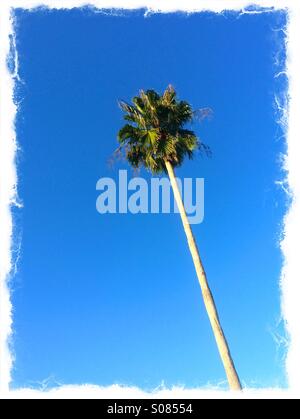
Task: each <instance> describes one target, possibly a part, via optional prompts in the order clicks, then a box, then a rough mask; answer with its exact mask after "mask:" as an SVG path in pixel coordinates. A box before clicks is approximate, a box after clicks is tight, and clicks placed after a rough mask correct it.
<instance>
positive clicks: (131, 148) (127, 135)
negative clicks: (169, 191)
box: [118, 86, 208, 173]
mask: <svg viewBox="0 0 300 419" xmlns="http://www.w3.org/2000/svg"><path fill="white" fill-rule="evenodd" d="M119 104H120V107H121V109H122V110H123V111H124V119H125V120H126V121H128V123H127V124H125V125H124V126H123V127H122V128H121V129H120V131H119V133H118V141H119V143H120V148H121V149H125V153H126V158H127V160H128V161H129V163H130V164H131V165H132V166H133V167H134V168H139V167H140V166H145V167H146V168H147V169H149V170H150V171H151V172H152V173H160V172H163V171H166V167H165V162H166V161H169V162H170V163H171V164H172V166H173V167H176V166H180V165H181V164H182V162H183V160H184V158H185V157H186V156H187V157H188V158H192V157H193V154H194V152H195V150H196V149H200V150H201V149H202V150H204V151H208V147H207V146H205V145H204V144H203V143H201V142H200V140H199V139H198V138H197V136H196V134H195V133H194V131H191V130H188V129H185V128H184V126H185V124H187V123H189V122H191V121H192V120H193V119H194V115H195V112H194V111H193V110H192V108H191V106H190V105H189V103H188V102H185V101H179V100H177V98H176V92H175V90H174V88H173V87H172V86H168V87H167V89H166V90H165V91H164V93H163V94H162V95H161V96H160V95H159V94H158V93H156V92H155V91H154V90H146V91H143V90H141V91H140V94H139V96H135V97H134V98H133V99H132V104H128V103H126V102H123V101H120V102H119Z"/></svg>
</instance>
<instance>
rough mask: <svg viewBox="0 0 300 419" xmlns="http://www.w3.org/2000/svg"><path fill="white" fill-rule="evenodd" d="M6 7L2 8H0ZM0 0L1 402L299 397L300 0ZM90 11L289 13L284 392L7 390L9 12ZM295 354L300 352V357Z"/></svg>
mask: <svg viewBox="0 0 300 419" xmlns="http://www.w3.org/2000/svg"><path fill="white" fill-rule="evenodd" d="M4 3H5V4H4ZM182 4H183V3H182V2H181V1H180V0H163V1H161V0H102V1H100V0H90V1H83V0H40V1H36V0H3V1H1V2H0V83H1V84H0V225H1V233H0V398H278V397H282V398H291V397H292V398H299V397H300V391H299V390H300V363H299V355H300V331H299V320H298V319H300V313H299V311H300V303H299V302H298V299H299V297H300V292H299V288H300V287H299V279H298V277H299V273H300V262H299V260H300V257H299V256H298V252H299V249H300V243H299V241H300V221H299V220H300V202H299V198H300V173H299V172H300V169H299V166H300V164H299V156H300V139H299V136H300V117H299V112H300V54H299V49H298V48H299V39H300V30H299V28H300V2H298V1H297V0H253V1H251V0H248V1H247V0H185V2H184V6H183V5H182ZM86 5H90V6H94V7H95V8H97V9H103V8H106V9H110V8H112V9H117V8H120V9H129V10H133V9H139V8H146V10H147V12H151V11H155V12H162V13H163V12H175V11H182V12H191V13H192V12H200V11H210V12H215V13H222V12H223V11H224V10H226V11H228V10H232V11H238V12H239V13H240V14H244V13H263V11H257V10H254V11H249V10H245V9H246V8H247V6H249V5H254V6H257V7H259V8H260V7H263V8H270V9H271V8H273V9H274V10H280V9H281V10H282V9H288V14H289V23H288V28H287V52H288V57H287V65H286V73H287V76H288V79H289V107H288V109H283V110H281V111H282V115H283V117H284V118H286V121H285V122H287V145H288V153H287V156H286V158H285V168H286V170H287V179H286V181H287V187H288V190H289V193H290V194H292V195H293V203H292V205H291V207H290V209H289V212H288V214H287V215H286V217H285V223H284V233H285V234H284V238H283V240H282V242H281V249H282V252H283V256H284V266H283V269H282V281H281V289H282V314H283V317H284V320H285V322H286V327H287V331H288V333H289V335H290V336H291V340H290V344H289V350H288V355H287V359H286V369H287V375H288V380H289V390H287V391H284V390H279V389H265V390H245V391H244V392H243V394H234V393H231V392H224V391H218V390H217V389H216V388H215V389H213V388H209V389H205V388H199V389H184V388H172V389H165V388H160V389H157V390H156V391H154V392H152V393H146V392H144V391H142V390H141V389H138V388H135V387H131V388H128V387H122V386H118V385H112V386H108V387H99V386H92V385H85V386H76V385H74V386H62V387H58V388H55V389H52V390H49V391H38V390H31V389H19V390H14V391H10V390H9V383H10V380H11V375H10V373H11V368H12V364H13V355H12V354H11V353H10V351H9V345H8V342H9V339H10V337H11V334H12V309H13V308H12V305H11V301H10V290H9V283H8V282H9V280H8V278H9V273H10V272H11V271H12V268H13V266H12V255H11V251H12V228H13V225H12V214H11V206H12V205H19V204H18V200H17V175H16V164H15V155H16V150H17V144H16V133H15V127H14V121H15V117H16V112H17V107H16V105H15V104H14V102H13V89H14V82H15V80H16V79H17V78H18V60H17V56H16V57H15V71H14V74H11V73H10V72H9V71H8V69H7V65H6V60H7V56H8V53H9V49H10V41H9V36H11V37H12V39H14V33H13V25H12V20H11V19H10V11H11V9H13V8H17V7H19V8H23V9H31V8H34V7H37V6H45V7H48V8H56V9H70V8H74V7H83V6H86ZM298 354H299V355H298Z"/></svg>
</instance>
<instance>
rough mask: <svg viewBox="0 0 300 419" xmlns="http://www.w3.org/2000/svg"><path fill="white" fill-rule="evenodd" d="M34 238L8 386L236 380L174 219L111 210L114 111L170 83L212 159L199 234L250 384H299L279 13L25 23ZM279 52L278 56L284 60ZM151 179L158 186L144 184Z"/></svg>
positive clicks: (25, 169)
mask: <svg viewBox="0 0 300 419" xmlns="http://www.w3.org/2000/svg"><path fill="white" fill-rule="evenodd" d="M16 16H17V21H16V23H17V48H18V52H19V61H20V76H21V78H22V80H23V82H24V83H23V84H20V85H19V87H18V91H17V97H18V98H19V99H22V101H21V105H20V113H19V117H18V125H17V128H18V140H19V144H20V148H21V151H20V152H19V156H18V165H19V194H20V198H21V199H22V201H23V203H24V208H23V209H22V210H21V211H19V212H18V213H17V214H16V222H17V231H18V232H20V233H22V250H21V258H20V261H19V269H18V273H17V274H16V275H15V277H14V279H13V289H14V293H13V303H14V308H15V311H14V329H15V335H14V342H13V345H14V352H15V354H16V362H15V368H14V371H13V386H24V385H25V386H28V385H30V386H35V385H37V383H38V382H40V381H42V380H44V379H46V378H48V377H50V376H51V377H54V379H55V380H57V381H59V382H61V383H65V384H70V383H87V382H88V383H93V384H101V385H108V384H112V383H123V384H129V385H138V386H141V387H142V388H145V389H150V388H153V387H155V386H157V385H159V384H160V383H161V382H162V381H164V382H165V384H166V385H172V384H185V385H186V386H188V387H192V386H201V385H205V384H206V383H208V382H210V383H213V384H215V383H218V382H219V381H222V380H224V379H225V375H224V372H223V367H222V364H221V361H220V359H219V355H218V352H217V349H216V345H215V342H214V338H213V335H212V332H211V329H210V325H209V322H208V318H207V316H206V312H205V310H204V306H203V302H202V297H201V293H200V289H199V285H198V282H197V279H196V275H195V272H194V267H193V264H192V260H191V257H190V254H189V251H188V247H187V244H186V240H185V236H184V232H183V229H182V225H181V221H180V218H179V216H178V215H175V214H173V215H151V214H149V215H129V214H128V215H106V216H103V215H99V214H98V213H97V212H96V208H95V202H96V198H97V191H96V189H95V185H96V182H97V180H98V179H99V177H102V176H110V177H114V178H117V175H118V169H124V168H127V166H126V164H125V163H124V164H119V165H117V166H116V167H115V168H114V169H111V168H109V166H108V164H107V161H108V159H109V157H110V156H111V153H112V152H113V150H114V149H115V148H116V145H117V143H116V132H117V130H118V129H119V128H120V126H121V124H122V116H121V112H120V110H119V108H118V106H117V100H118V99H120V98H122V99H127V100H129V99H130V98H131V97H132V96H133V95H135V94H136V93H137V92H138V90H139V89H140V88H145V89H147V88H154V89H157V90H158V91H162V90H163V89H164V88H165V87H166V86H167V85H168V84H169V83H172V84H173V85H174V86H175V87H176V89H177V91H178V94H179V95H180V97H181V98H183V99H187V100H188V101H190V102H191V103H192V105H193V107H195V108H197V107H204V106H209V107H211V108H212V109H213V111H214V117H213V119H212V120H210V121H206V122H204V123H202V124H199V125H196V126H195V129H196V131H197V133H198V134H199V136H200V137H201V138H202V139H203V140H204V141H205V142H206V143H207V144H209V145H210V147H211V149H212V152H213V156H212V158H211V159H207V158H201V157H198V158H196V159H195V160H194V161H192V162H186V164H185V165H184V167H182V168H181V169H180V170H179V171H178V175H179V176H181V177H183V176H188V177H204V178H205V219H204V222H203V223H202V224H200V225H197V226H195V227H194V233H195V236H196V239H197V241H198V245H199V248H200V252H201V255H202V258H203V261H204V264H205V267H206V270H207V274H208V278H209V281H210V284H211V287H212V290H213V292H214V295H215V299H216V302H217V305H218V308H219V312H220V316H221V320H222V323H223V327H224V330H225V333H226V335H227V338H228V341H229V344H230V347H231V350H232V355H233V357H234V360H235V363H236V367H237V369H238V372H239V374H240V377H241V379H242V381H243V382H244V383H246V384H247V385H252V386H257V387H264V386H277V385H278V386H284V385H286V380H285V373H284V366H283V359H282V350H278V348H277V347H276V344H275V341H274V339H273V337H272V333H273V332H275V331H277V332H278V331H279V332H280V333H282V330H281V329H282V328H281V326H280V327H279V328H277V321H278V319H279V315H280V299H279V276H280V268H281V263H282V260H281V255H280V251H279V248H278V240H279V237H280V228H281V219H282V216H283V214H284V211H285V206H284V196H283V193H282V192H281V191H280V189H279V188H278V186H276V185H275V181H276V180H279V179H281V178H282V173H281V172H280V166H279V153H280V152H283V151H284V140H283V138H282V132H281V130H280V129H279V127H278V126H277V125H276V123H275V120H276V116H275V110H274V93H275V92H278V91H280V89H281V88H283V85H282V84H281V82H280V79H275V78H274V75H275V73H276V72H277V71H278V70H280V68H278V67H276V66H275V65H274V62H275V58H276V54H277V53H278V49H279V47H280V45H281V43H282V42H283V39H282V38H281V37H282V34H281V33H280V32H278V31H277V29H278V28H280V27H282V25H284V23H285V16H284V15H283V14H280V13H273V14H264V15H252V16H249V15H244V16H242V17H240V18H237V16H236V15H234V14H226V15H224V16H215V15H213V14H196V15H192V16H186V15H180V14H170V15H153V16H151V17H148V18H144V17H143V11H137V12H134V13H126V14H125V16H109V15H107V14H102V13H93V12H92V11H91V10H86V9H85V10H73V11H69V12H67V11H65V12H61V11H52V12H47V11H43V10H38V11H35V12H31V13H28V12H24V11H21V10H18V11H17V12H16ZM281 55H282V52H281ZM144 175H145V176H147V177H149V176H148V175H147V174H145V173H144Z"/></svg>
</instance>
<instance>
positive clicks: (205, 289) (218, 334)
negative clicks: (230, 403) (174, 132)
mask: <svg viewBox="0 0 300 419" xmlns="http://www.w3.org/2000/svg"><path fill="white" fill-rule="evenodd" d="M165 164H166V168H167V171H168V175H169V178H170V181H171V185H172V188H173V192H174V197H175V200H176V203H177V206H178V209H179V212H180V215H181V219H182V223H183V227H184V231H185V234H186V237H187V241H188V245H189V248H190V252H191V255H192V258H193V262H194V265H195V269H196V273H197V276H198V280H199V283H200V287H201V291H202V295H203V300H204V304H205V307H206V311H207V314H208V317H209V320H210V323H211V327H212V329H213V332H214V336H215V339H216V342H217V346H218V349H219V353H220V356H221V359H222V361H223V365H224V368H225V372H226V375H227V379H228V383H229V387H230V389H231V390H242V386H241V383H240V380H239V377H238V375H237V372H236V369H235V366H234V363H233V360H232V358H231V355H230V351H229V347H228V344H227V341H226V338H225V335H224V332H223V330H222V327H221V324H220V320H219V316H218V312H217V308H216V305H215V302H214V299H213V296H212V292H211V290H210V288H209V285H208V282H207V279H206V273H205V271H204V268H203V265H202V262H201V259H200V255H199V252H198V248H197V245H196V242H195V239H194V236H193V233H192V229H191V226H190V223H189V221H188V218H187V215H186V212H185V208H184V205H183V202H182V198H181V195H180V192H179V189H178V185H177V182H176V179H175V175H174V170H173V167H172V165H171V163H170V162H168V161H165Z"/></svg>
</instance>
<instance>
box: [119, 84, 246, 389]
mask: <svg viewBox="0 0 300 419" xmlns="http://www.w3.org/2000/svg"><path fill="white" fill-rule="evenodd" d="M119 105H120V107H121V109H122V110H123V111H124V113H125V114H124V119H125V120H126V121H128V123H126V124H125V125H124V126H123V127H122V128H121V129H120V131H119V133H118V141H119V143H120V147H119V150H124V151H125V154H126V158H127V160H128V162H129V163H130V165H131V166H133V168H135V169H138V168H140V167H141V166H144V167H145V168H146V169H148V170H150V171H151V172H152V173H162V172H165V173H167V174H168V175H169V178H170V182H171V185H172V188H173V192H174V197H175V200H176V203H177V206H178V209H179V212H180V215H181V219H182V223H183V227H184V231H185V234H186V237H187V241H188V245H189V249H190V252H191V255H192V258H193V262H194V265H195V270H196V273H197V276H198V280H199V283H200V287H201V290H202V295H203V300H204V303H205V307H206V310H207V314H208V317H209V320H210V323H211V327H212V329H213V333H214V336H215V339H216V343H217V346H218V349H219V353H220V356H221V359H222V361H223V365H224V368H225V372H226V375H227V379H228V383H229V386H230V389H232V390H241V389H242V386H241V383H240V380H239V377H238V375H237V372H236V369H235V366H234V363H233V360H232V358H231V355H230V351H229V347H228V344H227V341H226V338H225V335H224V332H223V330H222V327H221V324H220V320H219V316H218V312H217V309H216V305H215V302H214V299H213V295H212V292H211V290H210V287H209V285H208V282H207V278H206V273H205V270H204V268H203V264H202V261H201V258H200V255H199V251H198V249H197V245H196V242H195V238H194V236H193V233H192V229H191V226H190V223H189V221H188V218H187V215H186V211H185V208H184V204H183V202H182V198H181V194H180V192H179V188H178V185H177V182H176V178H175V174H174V168H175V167H178V166H180V165H181V164H182V163H183V161H184V158H185V157H186V156H187V157H188V158H190V159H191V158H192V157H193V155H194V152H195V150H196V149H199V150H203V151H208V150H209V149H208V147H207V146H205V145H204V144H203V143H202V142H201V141H200V140H199V139H198V138H197V136H196V134H195V132H194V131H191V130H188V129H185V128H184V127H185V125H186V124H187V123H188V122H191V121H192V120H193V119H194V117H195V114H196V113H195V111H193V110H192V108H191V106H190V104H189V103H188V102H186V101H179V100H178V99H177V98H176V92H175V90H174V88H173V87H172V86H168V87H167V89H166V90H165V92H164V93H163V94H162V95H159V94H158V93H156V92H155V91H154V90H147V91H143V90H141V91H140V93H139V96H135V97H134V98H133V99H132V104H129V103H126V102H124V101H120V102H119Z"/></svg>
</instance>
